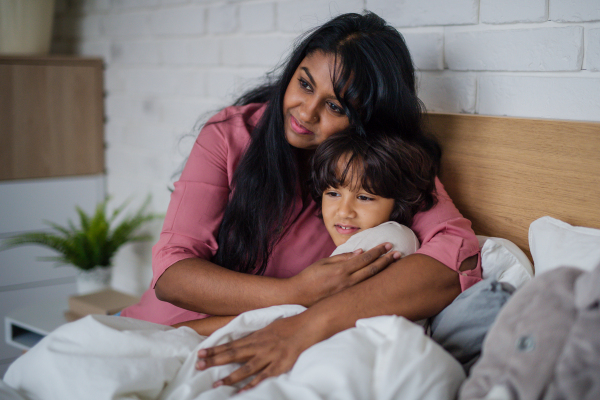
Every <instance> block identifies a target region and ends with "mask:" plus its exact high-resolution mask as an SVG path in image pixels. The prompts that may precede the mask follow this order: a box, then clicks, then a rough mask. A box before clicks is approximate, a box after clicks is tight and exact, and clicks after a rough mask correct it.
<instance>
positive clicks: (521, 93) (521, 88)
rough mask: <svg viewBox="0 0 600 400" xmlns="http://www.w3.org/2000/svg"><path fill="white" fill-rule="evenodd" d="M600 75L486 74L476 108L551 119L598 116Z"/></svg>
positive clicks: (481, 112)
mask: <svg viewBox="0 0 600 400" xmlns="http://www.w3.org/2000/svg"><path fill="white" fill-rule="evenodd" d="M599 94H600V76H595V77H577V76H574V75H570V74H569V75H566V76H562V75H561V76H557V75H554V76H533V75H522V76H521V75H519V76H514V75H498V76H496V75H489V76H482V77H480V79H479V87H478V99H479V102H478V105H477V112H478V113H480V114H492V115H511V116H518V117H539V118H552V119H576V120H577V119H581V120H589V119H594V118H593V117H595V119H596V120H598V119H600V115H599V114H598V111H599V110H600V95H599Z"/></svg>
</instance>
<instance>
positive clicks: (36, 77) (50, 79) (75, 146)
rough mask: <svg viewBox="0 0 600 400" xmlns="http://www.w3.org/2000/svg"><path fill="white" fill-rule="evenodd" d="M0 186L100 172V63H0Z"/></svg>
mask: <svg viewBox="0 0 600 400" xmlns="http://www.w3.org/2000/svg"><path fill="white" fill-rule="evenodd" d="M0 93H2V95H1V96H0V180H10V179H31V178H46V177H59V176H72V175H91V174H99V173H103V172H104V96H103V67H102V60H100V59H77V58H66V57H45V58H33V57H29V58H28V57H0Z"/></svg>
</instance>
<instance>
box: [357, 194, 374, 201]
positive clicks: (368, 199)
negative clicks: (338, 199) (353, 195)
mask: <svg viewBox="0 0 600 400" xmlns="http://www.w3.org/2000/svg"><path fill="white" fill-rule="evenodd" d="M357 199H359V200H362V201H373V200H375V198H374V197H370V196H365V195H364V194H361V195H358V197H357Z"/></svg>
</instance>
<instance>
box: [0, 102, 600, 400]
mask: <svg viewBox="0 0 600 400" xmlns="http://www.w3.org/2000/svg"><path fill="white" fill-rule="evenodd" d="M427 123H428V127H429V129H430V130H431V131H433V132H434V133H435V134H436V135H437V136H438V138H439V139H440V142H441V144H442V147H443V149H444V156H443V167H442V170H443V172H442V175H441V180H442V182H443V183H444V185H445V187H446V189H447V191H448V193H449V194H450V196H451V197H452V199H453V200H454V202H455V203H456V205H457V207H458V208H459V210H460V211H461V212H462V213H463V214H464V215H465V216H466V217H467V218H469V219H470V220H471V221H472V222H473V227H474V230H475V232H476V233H477V234H479V235H484V236H486V237H495V238H503V239H507V240H509V241H510V242H512V243H514V244H516V246H518V248H519V249H520V250H522V252H523V253H524V255H525V258H528V259H529V260H533V259H535V258H536V257H535V252H532V251H531V249H530V247H529V243H530V239H531V238H530V237H529V236H528V235H529V227H530V225H531V223H532V222H533V221H536V220H538V218H540V217H543V216H547V215H549V216H552V217H554V218H557V219H559V220H561V221H563V223H568V224H571V225H576V226H586V227H589V228H594V229H600V123H585V122H570V121H550V120H532V119H522V118H503V117H487V116H477V115H456V114H429V115H428V119H427ZM542 231H543V229H542ZM594 232H595V231H594ZM598 232H600V231H598ZM594 238H595V236H593V235H592V239H593V240H596V239H594ZM597 238H598V239H599V240H600V236H598V237H597ZM484 243H489V242H488V241H484ZM598 243H600V242H598ZM592 245H593V243H592ZM483 246H484V247H485V244H483ZM597 247H598V248H600V246H597ZM492 250H493V249H492ZM482 251H483V250H482ZM539 251H540V249H539V248H538V253H539ZM542 251H543V250H542ZM599 260H600V258H599ZM524 263H526V261H524V262H522V263H521V264H524ZM599 268H600V267H599ZM599 271H600V270H599ZM574 273H575V272H574ZM577 273H579V272H577ZM597 275H598V276H600V272H599V273H598V274H597ZM547 276H550V274H548V275H547ZM536 279H538V278H536ZM536 279H534V280H532V284H530V285H529V284H528V286H527V288H528V287H529V286H534V285H533V282H535V281H536ZM599 286H600V285H599ZM524 292H526V290H519V291H518V292H517V293H516V294H515V295H514V296H513V298H516V297H517V295H520V294H521V293H524ZM521 297H523V296H521ZM511 301H512V300H511ZM511 301H509V303H508V304H510V302H511ZM453 304H454V303H453ZM506 308H508V307H505V309H506ZM522 308H523V309H525V307H522ZM528 310H529V309H528ZM301 311H302V308H301V307H300V306H282V308H277V309H274V308H272V309H266V311H264V310H263V311H259V312H260V313H262V314H260V315H259V314H256V313H255V312H251V313H255V314H248V315H243V316H240V317H239V318H238V319H236V320H234V321H233V322H232V323H231V324H230V326H228V327H226V328H227V329H225V328H224V329H225V330H222V331H220V332H216V333H215V335H216V334H217V333H219V335H217V336H215V337H213V336H211V337H209V338H208V339H206V340H204V338H199V337H198V336H197V335H195V333H192V332H190V331H189V330H186V329H187V328H185V329H178V330H172V329H169V328H167V327H160V326H155V327H153V326H149V325H145V324H146V323H141V322H139V323H138V322H132V321H129V322H123V321H122V320H126V319H124V318H123V319H120V320H119V319H118V318H115V317H99V316H98V317H87V318H86V319H85V321H84V320H82V322H80V323H81V324H84V323H85V324H87V325H85V327H84V328H85V329H84V330H78V329H79V328H78V327H79V325H75V324H69V325H68V326H67V327H66V328H65V330H63V331H62V332H63V337H59V338H55V340H54V342H49V341H47V342H46V345H45V346H46V347H45V353H43V354H41V353H40V352H38V353H40V354H38V355H37V359H36V358H35V354H31V355H29V356H28V355H25V356H24V357H22V358H21V359H26V358H27V357H29V358H30V359H31V360H33V361H31V362H29V364H27V365H26V367H27V368H26V370H27V373H24V372H23V373H21V374H20V375H19V376H18V377H16V378H15V377H14V376H13V377H12V378H11V379H12V381H11V382H9V383H11V385H12V386H13V387H20V388H21V391H20V392H19V393H16V392H14V393H12V395H13V396H15V397H14V398H15V399H22V398H28V399H35V398H62V399H64V398H115V399H116V398H160V399H223V398H229V397H231V396H234V395H235V388H230V387H220V388H217V389H214V390H207V391H205V392H203V391H201V390H199V389H198V388H199V387H204V388H208V387H210V385H211V384H212V382H214V381H215V380H216V379H218V378H220V377H222V376H224V374H228V373H229V372H230V371H231V368H233V367H231V366H229V367H223V368H222V369H221V370H217V369H214V368H213V369H210V370H208V372H206V373H204V374H199V373H198V372H197V371H195V370H194V368H193V365H194V362H195V358H194V356H193V353H194V352H195V350H197V348H198V346H202V347H208V346H211V345H214V344H219V343H222V342H223V341H226V340H230V339H232V338H236V337H240V336H243V335H244V334H246V333H247V332H250V331H252V330H253V329H257V328H260V327H261V326H263V325H264V324H265V323H267V322H268V321H270V320H273V319H275V318H280V317H285V316H287V315H293V314H295V313H298V312H301ZM503 312H504V311H503ZM500 316H502V314H500ZM521 318H526V319H527V318H528V316H522V317H521ZM499 319H500V317H499ZM532 319H534V318H532ZM236 321H237V322H236ZM82 326H83V325H82ZM69 329H71V330H70V331H69ZM361 329H362V330H361ZM82 332H85V334H82ZM131 332H134V333H135V335H133V336H134V337H135V339H134V340H133V341H131V340H130V342H128V343H127V345H124V346H119V345H118V343H119V340H120V339H119V337H121V336H127V337H129V339H131V337H132V333H131ZM136 335H137V336H136ZM338 336H339V337H338ZM336 337H338V341H337V342H333V345H331V343H328V344H327V343H326V344H324V345H322V344H319V345H316V346H314V347H313V348H311V349H309V350H307V352H305V353H304V354H303V355H302V356H301V358H300V359H299V361H298V363H297V365H296V366H295V367H294V370H292V373H290V375H289V376H283V377H280V378H277V379H270V380H267V381H265V382H263V383H262V384H261V385H259V386H258V387H257V388H255V389H253V390H251V391H248V392H245V393H242V394H241V395H239V396H238V397H239V398H240V399H241V398H245V399H254V398H256V399H259V398H262V399H265V398H273V399H304V400H306V399H309V400H310V399H326V398H336V399H354V398H356V399H360V398H377V399H394V398H399V397H402V398H409V399H413V398H414V399H432V400H433V399H438V400H443V399H452V398H456V396H457V393H458V390H459V387H460V386H461V385H463V381H464V380H465V377H466V376H465V372H464V371H466V370H463V368H462V367H461V365H460V364H459V363H458V362H457V361H456V357H452V356H449V352H446V351H445V350H444V349H447V348H446V347H444V348H442V347H440V346H438V344H435V343H434V342H433V341H432V340H430V339H429V338H428V337H427V336H424V335H423V332H422V328H421V327H418V326H416V325H415V324H412V323H410V322H408V321H406V320H404V319H402V318H401V317H376V318H375V319H369V320H362V322H361V321H359V323H357V328H353V330H348V331H345V332H342V333H340V334H338V335H336V336H334V338H336ZM107 338H112V339H110V340H107ZM334 338H331V339H334ZM331 339H330V340H331ZM203 340H204V341H203ZM101 342H103V343H104V344H105V345H104V347H102V346H99V345H98V346H94V344H97V343H101ZM326 342H327V341H326ZM407 342H410V343H411V346H406V345H405V343H407ZM48 343H50V344H48ZM158 343H168V345H166V346H165V347H161V348H159V347H158V346H157V344H158ZM323 343H325V342H323ZM356 343H361V344H363V345H361V347H360V348H358V347H356ZM528 343H529V342H523V343H521V344H523V345H524V346H525V347H524V348H525V349H526V350H527V347H526V346H527V344H528ZM486 345H490V344H488V343H487V342H486ZM491 346H493V344H491ZM349 348H350V349H353V350H352V351H351V352H349V351H348V349H349ZM82 349H84V350H85V351H83V353H85V354H84V355H85V357H83V358H81V357H80V358H76V359H74V358H69V357H70V356H72V355H73V353H74V352H77V351H81V350H82ZM148 349H150V350H148ZM34 350H35V348H34V349H33V350H32V351H31V352H30V353H34ZM484 350H485V348H484ZM124 352H125V353H127V357H126V358H124V357H123V354H124ZM349 353H350V355H348V354H349ZM190 354H192V355H191V356H190ZM453 355H454V354H453ZM348 357H349V358H348ZM21 359H20V360H21ZM125 359H126V360H127V362H124V360H125ZM323 359H325V361H323ZM599 359H600V358H599ZM157 360H160V362H157ZM107 363H108V364H107ZM481 364H483V365H484V367H485V365H486V364H485V352H484V357H483V358H482V360H481V362H480V363H477V364H476V365H475V367H473V369H471V377H470V378H469V380H472V377H473V376H477V374H478V373H479V369H478V368H480V365H481ZM24 365H25V364H24ZM90 365H94V366H97V365H102V366H103V368H102V370H103V372H102V374H104V375H102V376H100V375H99V374H98V373H96V372H93V373H92V372H87V371H95V370H94V369H93V368H92V369H90V368H91V367H90ZM106 365H110V367H109V368H105V366H106ZM357 365H358V367H356V368H355V366H357ZM471 365H472V364H471ZM463 366H464V365H463ZM219 368H221V367H219ZM227 368H229V369H227ZM22 369H23V370H25V367H22ZM417 370H419V371H425V372H426V373H421V374H415V371H417ZM481 370H485V368H483V367H482V368H481ZM488 370H489V369H488ZM488 370H485V371H488ZM530 370H531V371H533V373H535V372H536V369H535V368H530ZM82 371H83V372H82ZM9 372H10V370H9ZM530 373H531V372H530ZM597 375H598V378H599V380H600V374H597ZM7 376H8V374H7ZM39 376H44V378H43V379H40V378H39ZM64 376H71V377H75V376H76V377H77V378H76V379H71V380H65V379H64ZM523 376H526V374H523ZM5 379H6V377H5ZM469 380H467V382H469ZM481 380H483V381H486V382H488V383H489V382H491V381H492V380H493V379H491V378H490V376H483V377H482V379H480V381H481ZM301 381H302V382H309V385H304V384H300V383H299V382H301ZM475 381H476V380H475ZM7 382H8V380H7ZM15 382H17V383H15ZM114 382H118V383H119V384H118V385H113V383H114ZM311 384H312V386H311ZM45 385H46V386H45ZM242 385H243V383H242ZM464 386H465V385H463V388H464ZM471 386H477V385H474V384H472V385H471ZM481 386H482V385H479V389H481ZM74 387H78V388H77V390H74V389H73V388H74ZM240 387H241V385H240ZM599 387H600V386H599ZM519 388H520V387H519ZM519 388H518V389H519ZM59 389H60V390H59ZM259 389H260V390H259ZM2 390H5V391H6V393H8V392H9V391H11V390H12V389H11V388H9V387H8V386H7V385H6V384H5V383H2V386H1V387H0V394H3V392H2ZM494 390H496V389H494ZM498 390H499V391H497V392H494V393H492V394H493V395H494V396H496V397H486V398H489V399H492V398H494V399H507V400H509V399H514V398H526V397H519V396H518V395H517V396H516V397H515V396H514V393H511V392H510V391H506V390H505V391H502V388H501V389H498ZM519 390H521V389H519ZM53 392H55V393H56V394H55V393H53ZM475 392H476V390H471V392H468V391H467V392H466V393H465V392H464V391H463V392H461V394H460V396H461V398H465V399H471V398H473V399H474V398H484V397H483V396H480V397H477V395H474V394H473V393H475ZM36 393H38V394H36ZM39 393H42V394H43V395H39ZM65 393H70V395H65ZM519 393H520V392H519ZM519 393H517V394H519ZM6 396H8V394H7V395H6ZM21 396H23V397H21ZM511 396H512V397H511ZM7 398H8V397H7ZM531 398H532V397H531ZM589 398H590V399H591V398H593V397H589ZM598 398H600V397H598Z"/></svg>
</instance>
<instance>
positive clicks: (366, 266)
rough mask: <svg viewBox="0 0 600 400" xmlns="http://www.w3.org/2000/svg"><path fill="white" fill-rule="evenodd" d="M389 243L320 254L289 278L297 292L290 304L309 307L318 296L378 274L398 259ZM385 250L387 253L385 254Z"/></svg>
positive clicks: (397, 254)
mask: <svg viewBox="0 0 600 400" xmlns="http://www.w3.org/2000/svg"><path fill="white" fill-rule="evenodd" d="M391 248H392V245H391V244H390V243H383V244H380V245H379V246H376V247H374V248H372V249H371V250H369V251H366V252H363V251H362V250H361V249H358V250H356V251H354V252H353V253H344V254H338V255H336V256H333V257H328V258H323V259H321V260H319V261H317V262H315V263H313V264H312V265H310V266H308V267H307V268H306V269H304V270H303V271H302V272H301V273H299V274H298V275H296V276H293V277H291V278H289V283H290V286H291V290H293V291H294V293H296V294H297V297H298V298H297V299H295V301H294V304H301V305H303V306H305V307H310V306H312V305H313V304H315V303H316V302H318V301H319V300H322V299H324V298H326V297H329V296H331V295H334V294H336V293H339V292H341V291H342V290H344V289H346V288H349V287H351V286H354V285H356V284H357V283H360V282H362V281H364V280H365V279H368V278H370V277H372V276H373V275H376V274H378V273H379V272H381V271H382V270H384V269H385V268H386V267H387V266H388V265H390V264H391V263H392V262H394V261H396V260H398V259H400V257H401V254H400V253H399V252H397V251H393V252H390V250H391ZM386 253H387V254H386Z"/></svg>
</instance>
